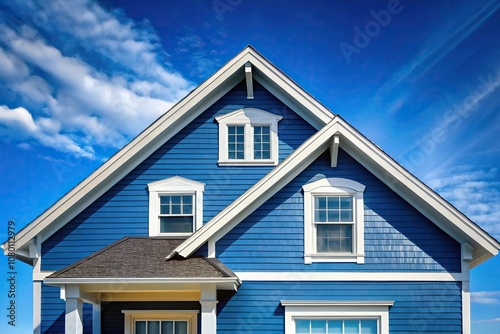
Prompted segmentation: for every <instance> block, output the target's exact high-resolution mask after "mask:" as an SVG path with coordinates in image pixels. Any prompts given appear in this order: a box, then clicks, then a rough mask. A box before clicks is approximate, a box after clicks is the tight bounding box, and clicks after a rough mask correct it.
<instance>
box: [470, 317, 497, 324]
mask: <svg viewBox="0 0 500 334" xmlns="http://www.w3.org/2000/svg"><path fill="white" fill-rule="evenodd" d="M473 322H474V323H478V324H479V323H492V322H500V318H495V319H485V320H474V321H473Z"/></svg>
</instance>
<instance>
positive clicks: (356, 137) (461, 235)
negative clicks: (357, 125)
mask: <svg viewBox="0 0 500 334" xmlns="http://www.w3.org/2000/svg"><path fill="white" fill-rule="evenodd" d="M336 134H338V135H339V137H340V146H341V147H342V149H344V150H345V151H346V152H347V153H348V154H349V155H351V156H352V157H353V158H354V159H356V160H357V161H358V162H359V163H361V164H362V165H363V166H364V167H365V168H367V169H368V170H369V171H370V172H371V173H373V174H374V175H375V176H377V177H378V178H379V179H380V180H381V181H383V182H384V183H385V184H386V185H387V186H388V187H389V188H391V189H392V190H394V191H395V192H396V193H397V194H398V195H400V196H401V197H402V198H403V199H405V200H406V201H408V202H409V203H410V204H411V205H412V206H413V207H415V208H416V209H417V210H418V211H420V212H421V213H422V214H423V215H424V216H426V217H427V218H428V219H429V220H431V221H432V222H434V223H435V224H436V225H437V226H438V227H439V228H441V229H442V230H443V231H445V232H446V233H448V234H449V235H450V236H451V237H453V238H454V239H456V240H457V241H459V242H464V241H466V242H467V243H469V244H470V245H471V246H472V247H473V249H474V253H473V260H472V261H471V263H470V265H471V268H472V267H474V266H476V265H478V264H480V263H481V262H484V261H486V260H487V259H488V258H490V257H492V256H494V255H496V254H498V250H499V249H500V243H499V242H498V241H496V240H495V239H494V238H493V237H491V236H490V235H489V234H488V233H487V232H485V231H483V230H481V228H479V227H478V226H477V225H475V224H474V223H473V222H472V221H470V220H469V219H468V218H467V217H466V216H465V215H463V214H462V213H460V212H459V211H458V210H457V209H456V208H454V207H453V206H452V205H450V204H449V203H448V202H446V201H445V200H444V199H443V198H441V197H440V196H439V195H438V194H436V193H435V192H434V191H433V190H431V189H430V188H429V187H427V186H426V185H424V184H423V183H422V182H421V181H419V180H418V179H417V178H416V177H415V176H413V175H412V174H410V173H409V172H408V171H407V170H405V169H404V168H403V167H402V166H401V165H399V164H398V163H397V162H395V161H394V160H393V159H392V158H390V157H389V156H388V155H387V154H385V153H384V152H383V151H382V150H381V149H380V148H379V147H377V146H376V145H374V144H373V143H371V142H370V141H369V140H368V139H366V138H365V137H363V136H362V135H361V134H360V133H359V132H358V131H357V130H356V129H354V128H353V127H351V126H350V125H349V124H348V123H347V122H345V121H344V120H343V119H341V118H340V117H339V116H336V117H335V118H334V119H333V120H332V121H331V122H330V123H328V124H327V125H326V126H325V127H323V128H322V129H321V130H320V131H318V132H317V133H316V134H314V135H313V136H312V137H311V138H309V139H308V140H307V141H306V142H304V143H303V144H302V145H301V146H300V147H299V148H297V149H296V150H295V151H294V152H293V153H292V154H291V155H290V156H289V157H288V158H286V159H285V160H284V161H282V162H281V163H280V164H279V165H278V166H276V167H275V168H274V169H273V170H272V171H271V172H270V173H269V174H267V175H266V176H265V177H264V178H262V179H261V180H260V181H259V182H257V183H256V184H255V185H254V186H252V187H251V188H250V189H249V190H247V191H246V192H245V193H244V194H243V195H241V196H240V197H239V198H238V199H236V200H235V201H234V202H233V203H231V204H230V205H229V206H228V207H226V208H225V209H224V210H223V211H222V212H220V213H219V214H218V215H216V216H215V217H214V218H212V220H211V221H209V222H208V223H206V224H205V225H204V226H203V228H201V229H200V230H199V231H198V233H194V234H193V235H192V236H191V237H190V238H188V239H187V240H186V241H184V242H183V243H182V244H181V245H179V246H178V247H177V248H176V249H175V250H174V252H173V253H177V254H179V255H181V256H183V257H188V256H189V255H191V254H192V253H193V252H194V251H196V249H198V248H199V247H200V246H202V245H203V244H204V243H205V242H206V241H207V240H208V239H209V238H211V237H214V236H215V237H216V240H218V239H220V238H221V237H223V236H224V235H225V234H226V233H227V232H229V231H230V230H231V229H232V228H233V227H234V226H236V225H237V224H238V223H239V222H240V221H242V220H243V219H244V218H245V217H247V216H248V215H249V214H250V213H251V212H253V211H254V210H255V209H256V208H258V207H259V206H260V205H262V204H263V203H264V202H265V201H266V200H267V199H269V198H270V197H271V196H273V195H274V194H275V193H276V192H278V191H279V190H280V189H281V188H282V187H284V186H285V185H286V184H287V183H288V182H290V181H291V180H292V179H293V178H294V177H295V176H297V175H298V174H299V173H300V172H301V171H303V170H304V169H305V168H306V167H307V166H309V164H311V163H312V162H313V161H314V160H315V159H316V158H317V157H318V156H319V155H320V154H321V153H323V152H324V150H326V149H327V148H328V147H329V145H330V142H331V137H332V136H333V135H336Z"/></svg>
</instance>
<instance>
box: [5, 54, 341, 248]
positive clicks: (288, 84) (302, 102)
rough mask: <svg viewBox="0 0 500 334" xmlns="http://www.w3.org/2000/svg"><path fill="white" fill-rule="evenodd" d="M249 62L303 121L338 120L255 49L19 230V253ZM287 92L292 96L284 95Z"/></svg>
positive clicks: (198, 109) (237, 77) (192, 114)
mask: <svg viewBox="0 0 500 334" xmlns="http://www.w3.org/2000/svg"><path fill="white" fill-rule="evenodd" d="M247 62H250V63H251V64H252V69H253V70H259V73H262V74H263V75H265V78H262V79H261V81H262V82H263V81H265V82H266V86H267V87H271V86H272V87H280V89H281V90H282V92H281V93H279V94H278V95H277V97H278V98H280V96H281V97H283V98H284V99H286V101H284V103H288V104H290V105H293V106H300V108H299V109H300V111H302V113H304V112H305V113H306V114H309V115H305V116H304V115H302V117H304V118H305V119H306V120H309V121H311V122H314V121H315V122H316V124H314V123H311V124H312V125H313V126H316V127H317V128H319V127H321V126H322V125H324V124H326V123H328V122H329V120H331V119H333V117H334V115H333V114H332V113H331V112H330V111H329V110H328V109H326V108H325V107H324V106H322V105H321V104H320V103H319V102H318V101H317V100H315V99H314V98H313V97H312V96H311V95H309V94H308V93H306V92H305V91H304V90H302V89H301V88H300V87H299V86H298V85H297V84H295V83H294V82H293V81H292V80H291V79H289V78H288V77H287V76H286V75H285V74H284V73H283V72H281V71H280V70H279V69H277V68H276V67H275V66H274V65H273V64H271V63H270V62H269V61H268V60H267V59H265V58H264V57H262V56H261V55H260V54H259V53H258V52H257V51H255V49H253V48H252V47H251V46H248V47H246V48H245V49H243V50H242V51H241V52H240V53H239V54H238V55H236V56H235V57H234V58H233V59H231V60H230V61H229V62H228V63H226V64H225V65H224V66H223V67H222V68H221V69H219V70H218V71H217V72H216V73H215V74H214V75H212V76H211V77H210V78H208V79H207V80H206V81H204V82H203V83H202V84H200V85H199V86H198V87H197V88H195V89H194V90H193V91H192V92H191V93H189V94H188V95H187V96H186V97H185V98H183V99H182V100H181V101H179V102H178V103H176V104H175V105H174V106H173V107H172V108H171V109H170V110H169V111H168V112H166V113H165V114H164V115H162V116H161V117H160V118H158V119H157V120H156V121H155V122H154V123H153V124H152V125H150V126H149V127H148V128H146V129H145V130H144V131H143V132H142V133H140V134H139V135H138V136H137V137H136V138H135V139H134V140H132V141H131V142H130V143H129V144H127V145H126V146H125V147H124V148H122V149H121V150H120V151H118V152H117V153H116V154H115V155H113V156H112V157H111V158H110V159H109V160H107V161H106V162H105V163H104V164H103V165H101V166H100V167H99V168H98V169H97V170H95V171H94V172H93V173H92V174H91V175H89V176H88V177H87V178H86V179H84V180H83V181H82V182H80V183H79V184H78V185H77V186H75V187H74V188H73V189H71V190H70V191H69V192H68V193H67V194H65V195H64V196H63V197H61V198H60V199H59V200H58V201H57V202H56V203H55V204H54V205H52V206H51V207H50V208H48V209H47V210H46V211H45V212H43V213H42V214H41V215H40V216H38V217H37V218H36V219H35V220H34V221H32V222H31V223H30V224H28V225H27V226H26V227H25V228H23V229H22V230H21V231H19V232H18V233H17V236H16V247H17V251H18V252H22V251H23V249H24V248H26V247H27V244H29V242H30V240H31V239H33V238H34V237H35V236H36V235H38V234H39V233H41V232H42V231H45V232H44V234H43V237H44V238H45V239H44V240H46V239H47V238H49V237H50V236H51V235H52V234H53V233H55V232H56V231H57V230H59V229H60V228H61V227H62V226H64V225H65V224H66V223H67V222H68V221H70V220H71V219H73V218H74V217H75V216H76V215H78V214H79V213H80V212H81V211H82V210H84V209H85V208H86V207H88V206H89V205H90V204H92V203H93V202H94V201H95V200H96V199H98V198H99V197H100V196H101V195H102V194H104V193H105V192H106V191H107V190H109V189H110V188H111V187H112V186H113V185H114V184H116V182H118V181H119V180H120V179H122V178H123V177H124V176H125V175H127V174H128V173H129V172H130V171H132V170H133V169H134V168H135V167H137V166H138V165H139V164H140V163H141V162H142V161H144V160H145V159H146V158H147V157H148V156H149V155H151V154H152V153H153V152H154V151H156V150H157V149H158V148H159V147H161V145H163V144H164V143H165V142H167V141H168V140H169V139H170V138H172V137H173V136H174V135H175V134H177V133H178V132H179V131H180V130H181V129H183V128H184V127H185V126H186V125H187V124H189V123H190V122H191V121H192V120H194V119H195V118H196V117H197V116H199V115H200V114H201V113H202V112H203V111H204V110H205V109H206V108H207V107H209V106H210V105H212V104H213V103H214V102H216V101H217V100H218V99H220V98H221V97H222V96H223V95H224V94H226V93H227V92H228V91H229V90H230V89H232V88H233V87H234V86H235V85H236V84H237V83H239V82H240V81H241V80H243V79H244V78H245V73H244V70H243V69H244V67H245V64H246V63H247ZM273 80H276V82H272V84H267V82H268V81H273ZM262 82H261V83H262ZM266 86H265V87H266ZM274 91H276V89H274ZM288 91H289V93H288ZM285 92H287V94H284V93H285ZM291 97H294V98H297V99H298V100H297V102H295V101H289V99H290V98H291ZM292 109H293V108H292ZM308 110H310V111H308ZM318 120H320V121H319V122H318ZM44 240H42V241H44ZM6 245H7V243H4V244H3V245H2V247H3V248H4V249H5V247H6Z"/></svg>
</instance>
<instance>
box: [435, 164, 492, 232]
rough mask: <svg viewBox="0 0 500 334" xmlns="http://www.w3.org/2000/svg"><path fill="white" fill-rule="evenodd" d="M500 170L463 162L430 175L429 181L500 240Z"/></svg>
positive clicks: (442, 194)
mask: <svg viewBox="0 0 500 334" xmlns="http://www.w3.org/2000/svg"><path fill="white" fill-rule="evenodd" d="M498 172H499V171H498V169H497V168H491V167H483V168H481V169H478V168H477V167H473V166H469V165H462V166H458V167H455V168H449V169H447V170H441V171H439V172H433V173H431V174H429V175H427V177H426V180H425V181H426V183H427V184H428V185H429V186H430V187H431V188H433V189H434V190H436V191H437V192H438V193H439V194H440V195H441V196H443V197H444V198H445V199H447V200H448V201H449V202H450V203H451V204H453V205H454V206H456V207H457V208H458V209H459V210H460V211H462V212H463V213H464V214H466V215H467V216H468V217H469V218H470V219H472V221H474V222H475V223H477V224H479V225H480V226H481V227H482V228H484V229H485V230H486V231H487V232H489V233H491V234H492V235H493V236H494V237H496V238H497V239H500V219H499V217H500V201H499V200H498V199H499V198H500V191H499V189H500V181H499V178H498Z"/></svg>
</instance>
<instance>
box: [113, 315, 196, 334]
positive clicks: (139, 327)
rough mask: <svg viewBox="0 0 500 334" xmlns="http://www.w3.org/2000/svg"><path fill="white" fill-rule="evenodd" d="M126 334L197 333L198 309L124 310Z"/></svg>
mask: <svg viewBox="0 0 500 334" xmlns="http://www.w3.org/2000/svg"><path fill="white" fill-rule="evenodd" d="M122 313H124V315H125V334H195V333H197V332H198V328H197V314H198V311H191V310H188V311H177V310H171V311H163V310H161V311H160V310H123V311H122Z"/></svg>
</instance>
